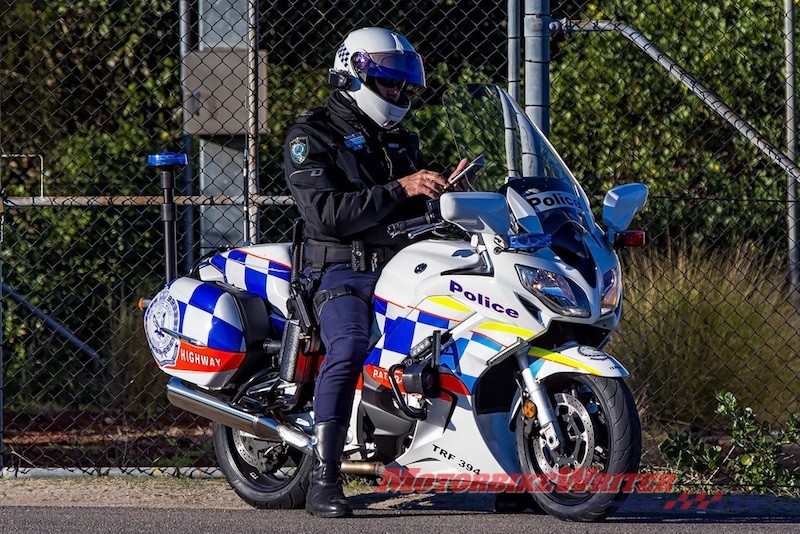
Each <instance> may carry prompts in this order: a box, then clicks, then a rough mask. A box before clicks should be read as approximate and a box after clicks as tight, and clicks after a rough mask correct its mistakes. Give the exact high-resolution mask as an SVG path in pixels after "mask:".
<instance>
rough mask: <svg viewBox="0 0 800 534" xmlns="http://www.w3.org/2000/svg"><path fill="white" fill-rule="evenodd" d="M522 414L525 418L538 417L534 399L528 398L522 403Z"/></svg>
mask: <svg viewBox="0 0 800 534" xmlns="http://www.w3.org/2000/svg"><path fill="white" fill-rule="evenodd" d="M522 415H524V416H525V419H533V418H534V417H536V405H535V404H534V403H533V401H532V400H530V399H528V400H526V401H525V402H523V403H522Z"/></svg>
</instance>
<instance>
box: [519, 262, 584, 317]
mask: <svg viewBox="0 0 800 534" xmlns="http://www.w3.org/2000/svg"><path fill="white" fill-rule="evenodd" d="M516 267H517V274H518V275H519V281H520V283H521V284H522V285H523V287H525V289H527V290H528V291H530V292H531V293H533V294H534V295H535V296H536V297H537V298H538V299H539V300H540V301H542V302H543V303H544V305H545V306H547V307H548V308H550V309H551V310H552V311H554V312H556V313H560V314H561V315H567V316H569V317H591V315H592V312H591V310H590V309H589V303H588V301H587V299H586V296H585V295H584V293H583V291H581V289H580V288H579V287H578V286H577V284H575V283H574V282H573V281H572V280H570V279H569V278H567V277H565V276H562V275H560V274H557V273H553V272H550V271H545V270H544V269H534V268H533V267H525V266H524V265H517V266H516Z"/></svg>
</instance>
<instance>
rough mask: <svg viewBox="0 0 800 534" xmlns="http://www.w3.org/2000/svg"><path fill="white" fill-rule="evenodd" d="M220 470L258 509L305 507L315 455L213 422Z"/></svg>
mask: <svg viewBox="0 0 800 534" xmlns="http://www.w3.org/2000/svg"><path fill="white" fill-rule="evenodd" d="M212 433H213V436H214V452H215V454H216V456H217V462H218V463H219V466H220V469H222V472H223V473H224V474H225V478H227V479H228V483H229V484H230V485H231V487H232V488H233V490H234V491H235V492H236V494H237V495H239V497H241V498H242V499H243V500H244V501H245V502H247V503H248V504H250V505H251V506H255V507H256V508H302V507H303V505H304V504H305V498H306V491H307V490H308V486H309V484H310V481H309V473H310V472H311V464H312V458H311V456H309V455H306V454H303V452H301V451H299V450H297V449H295V448H292V447H290V446H289V445H287V444H286V443H284V442H283V441H280V440H279V439H276V441H270V440H264V439H261V438H257V437H255V436H252V435H250V434H247V433H245V432H241V431H239V430H234V429H232V428H230V427H227V426H225V425H222V424H220V423H214V424H213V425H212Z"/></svg>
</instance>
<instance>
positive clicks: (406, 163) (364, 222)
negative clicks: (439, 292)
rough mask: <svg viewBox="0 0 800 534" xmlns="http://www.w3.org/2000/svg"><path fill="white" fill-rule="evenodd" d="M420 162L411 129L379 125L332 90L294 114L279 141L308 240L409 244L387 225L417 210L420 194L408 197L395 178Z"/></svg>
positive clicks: (421, 207)
mask: <svg viewBox="0 0 800 534" xmlns="http://www.w3.org/2000/svg"><path fill="white" fill-rule="evenodd" d="M426 166H427V162H426V161H425V159H424V157H423V156H422V154H421V153H420V150H419V138H418V136H417V134H416V133H412V132H409V131H408V130H405V129H404V128H394V129H392V130H384V129H382V128H380V127H379V126H377V125H376V124H374V123H373V122H372V121H371V120H370V119H369V118H367V117H366V116H364V115H363V114H362V113H361V112H360V111H359V110H358V108H357V107H356V106H355V104H354V103H353V102H352V100H351V99H350V98H349V97H348V96H347V95H346V94H344V93H342V92H338V91H337V92H335V93H333V94H332V95H331V96H330V97H329V98H328V101H327V103H326V105H325V106H324V107H320V108H316V109H313V110H311V111H307V112H305V113H303V114H302V115H301V116H300V117H299V118H298V119H297V122H296V123H295V124H294V126H292V127H291V129H290V130H289V132H288V134H287V137H286V142H285V146H284V168H285V172H286V181H287V182H288V185H289V190H290V191H291V193H292V196H293V197H294V201H295V204H296V205H297V208H298V210H299V211H300V215H301V217H302V218H303V220H304V221H305V223H306V224H305V237H306V238H307V242H308V243H311V244H314V245H323V246H324V245H327V244H330V245H336V244H339V245H350V244H352V242H353V241H357V240H358V241H362V242H363V243H364V245H365V246H366V247H368V248H369V247H389V248H392V249H395V250H396V249H399V248H402V247H403V246H405V245H406V244H408V240H407V238H406V237H405V236H398V237H396V238H391V237H390V236H389V234H388V233H387V231H386V226H387V225H388V224H390V223H392V222H396V221H399V220H404V219H409V218H411V217H418V216H420V215H422V214H423V213H425V201H426V200H427V199H426V197H424V196H415V197H411V198H409V197H408V196H406V194H405V192H404V191H403V189H402V187H401V186H400V184H399V183H398V182H397V181H396V180H397V179H398V178H402V177H404V176H408V175H409V174H413V173H414V172H416V171H417V170H419V169H422V168H425V167H426Z"/></svg>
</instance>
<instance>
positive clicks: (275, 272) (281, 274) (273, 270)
mask: <svg viewBox="0 0 800 534" xmlns="http://www.w3.org/2000/svg"><path fill="white" fill-rule="evenodd" d="M291 272H292V271H291V270H290V269H287V268H286V267H284V266H283V265H280V264H278V263H275V262H274V261H271V262H269V275H270V276H274V277H275V278H280V279H281V280H286V281H287V282H288V281H289V280H290V278H291V276H290V273H291Z"/></svg>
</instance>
